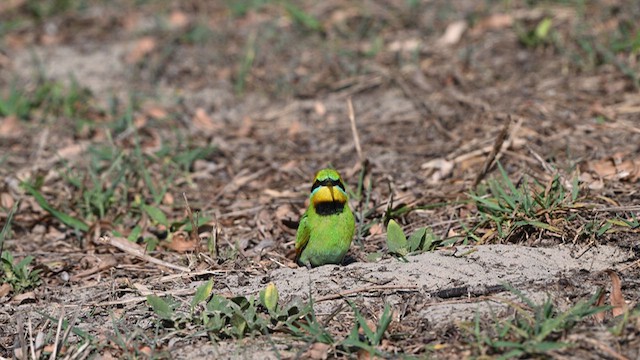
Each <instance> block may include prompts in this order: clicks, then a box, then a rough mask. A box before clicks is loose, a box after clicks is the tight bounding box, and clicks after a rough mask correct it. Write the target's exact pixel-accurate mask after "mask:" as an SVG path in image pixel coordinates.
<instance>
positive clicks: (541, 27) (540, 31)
mask: <svg viewBox="0 0 640 360" xmlns="http://www.w3.org/2000/svg"><path fill="white" fill-rule="evenodd" d="M552 24H553V23H552V22H551V19H550V18H544V19H542V21H540V23H538V26H536V30H535V36H536V39H538V40H546V39H547V36H549V31H550V30H551V25H552Z"/></svg>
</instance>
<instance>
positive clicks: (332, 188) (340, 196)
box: [311, 169, 347, 207]
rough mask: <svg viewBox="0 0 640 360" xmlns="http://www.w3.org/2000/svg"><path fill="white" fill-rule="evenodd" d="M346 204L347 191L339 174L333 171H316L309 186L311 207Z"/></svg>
mask: <svg viewBox="0 0 640 360" xmlns="http://www.w3.org/2000/svg"><path fill="white" fill-rule="evenodd" d="M346 202H347V191H346V190H345V187H344V182H342V177H340V174H339V173H338V172H337V171H335V170H333V169H322V170H320V171H318V173H317V174H316V177H315V179H314V180H313V185H312V186H311V203H312V204H313V206H314V207H318V205H319V204H322V203H339V204H344V203H346Z"/></svg>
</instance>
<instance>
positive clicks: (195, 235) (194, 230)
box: [182, 192, 200, 255]
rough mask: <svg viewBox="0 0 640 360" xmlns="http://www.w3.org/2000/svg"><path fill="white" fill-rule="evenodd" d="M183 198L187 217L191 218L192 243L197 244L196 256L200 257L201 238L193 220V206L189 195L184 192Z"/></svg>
mask: <svg viewBox="0 0 640 360" xmlns="http://www.w3.org/2000/svg"><path fill="white" fill-rule="evenodd" d="M182 197H183V198H184V204H185V206H186V208H187V216H188V217H189V222H190V223H191V231H190V233H189V235H190V237H191V241H196V242H197V245H196V247H195V251H196V255H198V252H199V250H200V237H199V236H198V226H197V224H196V221H195V220H194V218H193V212H192V211H191V206H189V200H188V199H187V194H186V193H184V192H183V193H182Z"/></svg>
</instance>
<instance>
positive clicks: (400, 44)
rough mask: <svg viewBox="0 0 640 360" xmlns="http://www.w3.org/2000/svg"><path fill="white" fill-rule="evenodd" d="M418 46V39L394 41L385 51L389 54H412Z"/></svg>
mask: <svg viewBox="0 0 640 360" xmlns="http://www.w3.org/2000/svg"><path fill="white" fill-rule="evenodd" d="M420 44H421V42H420V39H417V38H412V39H404V40H396V41H393V42H391V43H390V44H389V45H388V46H387V49H388V50H389V51H390V52H413V51H415V50H417V49H418V48H419V47H420Z"/></svg>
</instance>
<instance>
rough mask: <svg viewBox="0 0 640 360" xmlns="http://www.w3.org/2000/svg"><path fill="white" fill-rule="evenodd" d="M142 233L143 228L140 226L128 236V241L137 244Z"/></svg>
mask: <svg viewBox="0 0 640 360" xmlns="http://www.w3.org/2000/svg"><path fill="white" fill-rule="evenodd" d="M141 233H142V227H141V226H140V225H136V226H135V227H134V228H133V229H132V230H131V233H129V236H127V240H129V241H131V242H136V241H137V240H138V238H139V237H140V234H141Z"/></svg>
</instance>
